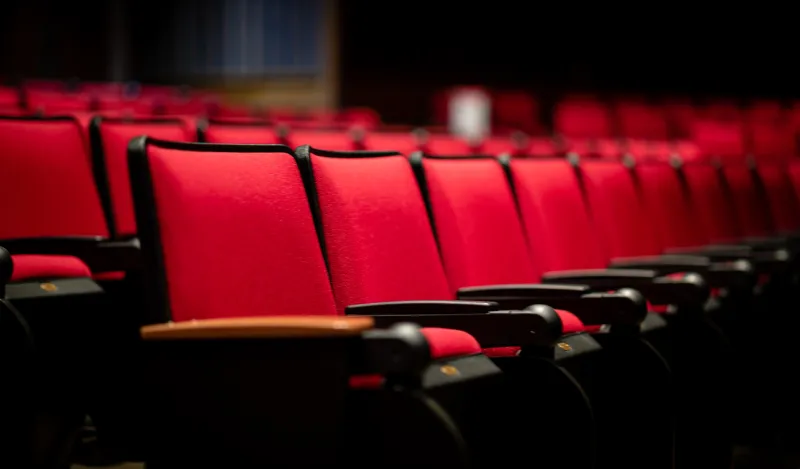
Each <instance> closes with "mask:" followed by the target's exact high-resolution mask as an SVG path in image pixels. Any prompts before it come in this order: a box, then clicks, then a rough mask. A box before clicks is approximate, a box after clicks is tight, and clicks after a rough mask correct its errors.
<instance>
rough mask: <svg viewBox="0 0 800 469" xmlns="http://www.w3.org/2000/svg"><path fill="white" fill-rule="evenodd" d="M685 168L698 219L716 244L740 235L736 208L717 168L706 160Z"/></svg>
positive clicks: (683, 170) (683, 169)
mask: <svg viewBox="0 0 800 469" xmlns="http://www.w3.org/2000/svg"><path fill="white" fill-rule="evenodd" d="M681 171H682V172H683V174H684V177H685V179H686V185H687V186H688V187H689V190H690V191H691V198H692V205H693V207H694V210H695V217H696V218H695V220H696V221H697V222H699V223H700V224H701V226H702V229H703V231H704V232H705V233H706V234H707V235H708V237H709V238H710V239H709V240H710V241H711V242H712V243H725V242H730V241H732V240H735V239H736V238H739V237H740V234H739V228H738V226H737V224H736V218H735V216H734V210H733V207H731V205H730V203H728V200H727V198H726V196H725V193H724V191H723V189H722V186H721V184H720V179H719V175H718V174H717V169H716V168H714V167H713V166H712V165H710V164H707V163H703V162H699V161H697V162H689V163H686V164H684V165H683V168H682V169H681Z"/></svg>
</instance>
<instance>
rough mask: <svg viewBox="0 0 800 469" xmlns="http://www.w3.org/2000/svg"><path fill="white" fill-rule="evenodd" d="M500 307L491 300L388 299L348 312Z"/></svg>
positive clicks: (426, 311) (460, 311)
mask: <svg viewBox="0 0 800 469" xmlns="http://www.w3.org/2000/svg"><path fill="white" fill-rule="evenodd" d="M496 309H498V305H497V303H492V302H489V301H388V302H385V303H365V304H360V305H351V306H348V307H347V308H346V309H345V313H346V314H358V315H362V316H390V315H404V314H410V315H423V314H486V313H488V312H490V311H492V310H496Z"/></svg>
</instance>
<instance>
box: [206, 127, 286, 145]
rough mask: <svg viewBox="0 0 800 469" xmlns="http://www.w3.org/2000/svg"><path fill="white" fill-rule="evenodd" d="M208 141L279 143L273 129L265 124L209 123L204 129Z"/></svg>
mask: <svg viewBox="0 0 800 469" xmlns="http://www.w3.org/2000/svg"><path fill="white" fill-rule="evenodd" d="M205 139H206V141H207V142H208V143H242V144H248V143H249V144H253V143H280V139H279V138H278V136H277V135H276V134H275V131H274V130H273V129H272V128H271V127H268V126H267V125H227V124H213V123H211V124H209V125H208V128H206V131H205Z"/></svg>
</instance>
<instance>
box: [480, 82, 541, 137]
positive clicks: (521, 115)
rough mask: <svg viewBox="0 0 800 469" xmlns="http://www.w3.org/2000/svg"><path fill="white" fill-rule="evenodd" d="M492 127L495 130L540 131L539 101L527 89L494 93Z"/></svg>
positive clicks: (532, 132)
mask: <svg viewBox="0 0 800 469" xmlns="http://www.w3.org/2000/svg"><path fill="white" fill-rule="evenodd" d="M492 127H493V131H498V130H521V131H523V132H527V133H531V134H534V133H539V132H540V131H541V124H540V123H539V103H538V102H537V101H536V99H534V97H533V96H531V95H530V94H529V93H527V92H525V91H503V92H495V93H492Z"/></svg>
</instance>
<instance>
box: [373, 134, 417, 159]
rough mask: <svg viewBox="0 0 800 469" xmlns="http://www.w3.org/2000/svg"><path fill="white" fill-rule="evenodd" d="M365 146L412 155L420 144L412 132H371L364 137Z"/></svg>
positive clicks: (374, 149)
mask: <svg viewBox="0 0 800 469" xmlns="http://www.w3.org/2000/svg"><path fill="white" fill-rule="evenodd" d="M364 148H365V149H367V150H370V151H396V152H398V153H402V154H404V155H410V154H411V153H414V152H415V151H417V150H418V149H419V144H418V143H417V139H416V138H415V137H414V135H412V134H411V132H369V133H367V135H366V136H365V137H364Z"/></svg>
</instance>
